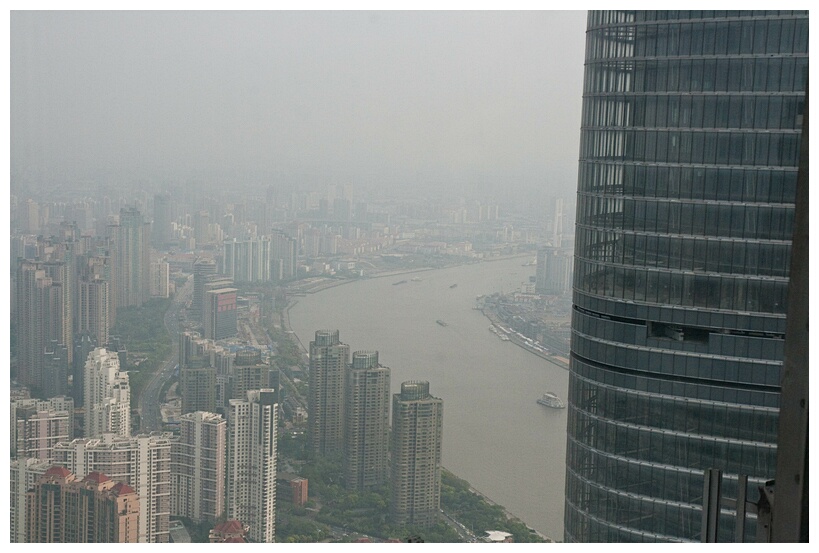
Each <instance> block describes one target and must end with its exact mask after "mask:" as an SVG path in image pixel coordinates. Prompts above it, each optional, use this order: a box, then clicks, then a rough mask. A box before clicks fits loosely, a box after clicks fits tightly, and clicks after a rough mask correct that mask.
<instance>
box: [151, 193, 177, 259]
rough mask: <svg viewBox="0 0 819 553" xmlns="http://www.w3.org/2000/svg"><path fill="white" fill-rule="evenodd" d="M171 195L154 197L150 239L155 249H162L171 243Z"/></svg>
mask: <svg viewBox="0 0 819 553" xmlns="http://www.w3.org/2000/svg"><path fill="white" fill-rule="evenodd" d="M171 221H172V217H171V195H170V194H156V195H155V196H154V222H153V224H152V226H151V238H152V241H153V243H154V244H155V245H156V247H157V249H161V248H163V247H164V246H165V245H167V244H168V242H170V241H171Z"/></svg>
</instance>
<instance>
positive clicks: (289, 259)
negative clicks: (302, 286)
mask: <svg viewBox="0 0 819 553" xmlns="http://www.w3.org/2000/svg"><path fill="white" fill-rule="evenodd" d="M297 250H298V248H297V247H296V240H295V238H291V237H290V236H288V235H287V234H286V233H285V232H284V231H281V230H276V229H274V230H273V231H272V232H271V235H270V278H271V280H274V281H279V280H288V279H291V278H293V277H294V276H296V252H297Z"/></svg>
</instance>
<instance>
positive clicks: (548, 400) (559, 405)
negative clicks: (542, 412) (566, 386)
mask: <svg viewBox="0 0 819 553" xmlns="http://www.w3.org/2000/svg"><path fill="white" fill-rule="evenodd" d="M537 402H538V403H539V404H541V405H545V406H546V407H552V408H554V409H563V408H564V407H566V404H565V403H563V400H562V399H560V398H559V397H557V394H555V393H554V392H546V393H545V394H543V395H542V396H540V399H539V400H537Z"/></svg>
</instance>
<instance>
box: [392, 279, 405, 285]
mask: <svg viewBox="0 0 819 553" xmlns="http://www.w3.org/2000/svg"><path fill="white" fill-rule="evenodd" d="M406 282H407V281H406V280H399V281H398V282H393V283H392V285H393V286H398V285H399V284H405V283H406Z"/></svg>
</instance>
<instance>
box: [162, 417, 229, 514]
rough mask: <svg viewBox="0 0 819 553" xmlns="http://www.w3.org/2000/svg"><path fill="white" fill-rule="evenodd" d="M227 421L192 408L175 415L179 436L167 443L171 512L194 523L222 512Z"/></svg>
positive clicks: (223, 510)
mask: <svg viewBox="0 0 819 553" xmlns="http://www.w3.org/2000/svg"><path fill="white" fill-rule="evenodd" d="M226 448H227V421H226V420H225V419H224V418H222V416H221V415H217V414H214V413H207V412H204V411H196V412H194V413H186V414H184V415H182V416H181V417H179V440H178V441H177V442H174V444H173V446H172V447H171V512H172V513H173V514H174V515H175V516H182V517H187V518H189V519H191V520H193V521H194V522H195V523H197V524H200V523H202V522H206V521H207V522H216V521H217V520H218V519H219V518H220V517H221V516H222V515H223V514H224V513H225V474H226V473H225V453H226Z"/></svg>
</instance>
